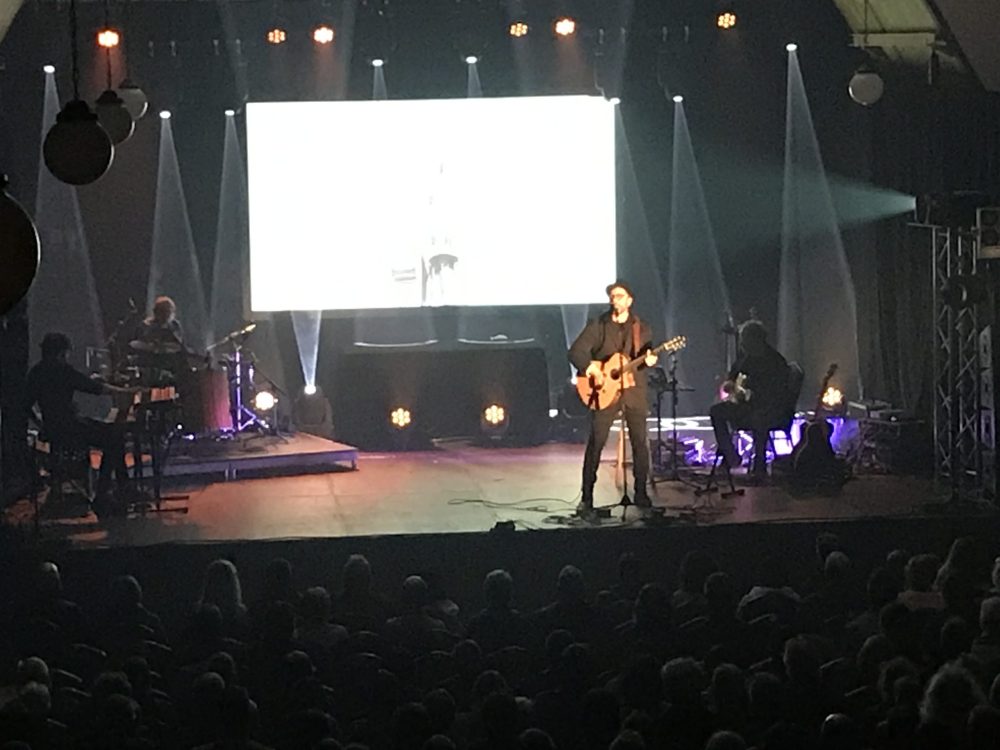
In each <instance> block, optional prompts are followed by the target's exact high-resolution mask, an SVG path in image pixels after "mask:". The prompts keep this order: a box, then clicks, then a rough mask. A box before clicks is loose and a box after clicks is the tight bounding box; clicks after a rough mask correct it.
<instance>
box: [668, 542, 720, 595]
mask: <svg viewBox="0 0 1000 750" xmlns="http://www.w3.org/2000/svg"><path fill="white" fill-rule="evenodd" d="M718 569H719V566H718V565H716V563H715V560H713V559H712V558H711V557H710V556H709V555H707V554H705V553H704V552H702V551H701V550H692V551H690V552H688V553H687V554H686V555H684V557H683V558H682V559H681V565H680V568H679V569H678V571H677V588H678V590H679V591H683V592H684V593H686V594H696V595H697V594H701V593H702V591H703V590H704V588H705V579H706V578H708V577H709V576H710V575H712V573H715V572H716V571H717V570H718Z"/></svg>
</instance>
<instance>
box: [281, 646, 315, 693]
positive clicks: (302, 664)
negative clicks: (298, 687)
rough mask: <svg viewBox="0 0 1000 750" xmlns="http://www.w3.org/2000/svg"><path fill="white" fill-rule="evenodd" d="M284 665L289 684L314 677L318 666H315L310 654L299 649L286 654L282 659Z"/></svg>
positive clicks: (286, 680)
mask: <svg viewBox="0 0 1000 750" xmlns="http://www.w3.org/2000/svg"><path fill="white" fill-rule="evenodd" d="M282 667H283V669H284V677H285V683H286V684H287V685H294V684H296V683H297V682H301V681H302V680H305V679H308V678H309V677H312V676H313V675H314V674H315V673H316V668H315V667H314V666H313V663H312V659H310V658H309V654H307V653H306V652H305V651H299V650H298V649H296V650H294V651H289V652H288V653H287V654H285V658H284V659H283V660H282Z"/></svg>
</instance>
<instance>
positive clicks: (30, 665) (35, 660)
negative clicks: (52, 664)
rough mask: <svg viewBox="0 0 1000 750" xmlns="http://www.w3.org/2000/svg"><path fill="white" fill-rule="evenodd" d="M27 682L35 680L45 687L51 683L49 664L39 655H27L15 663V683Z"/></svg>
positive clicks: (22, 683)
mask: <svg viewBox="0 0 1000 750" xmlns="http://www.w3.org/2000/svg"><path fill="white" fill-rule="evenodd" d="M29 682H37V683H38V684H39V685H45V686H46V687H49V686H51V685H52V680H51V676H50V674H49V665H48V664H46V663H45V660H44V659H42V658H41V657H38V656H29V657H27V658H26V659H21V661H19V662H18V663H17V684H18V685H26V684H28V683H29Z"/></svg>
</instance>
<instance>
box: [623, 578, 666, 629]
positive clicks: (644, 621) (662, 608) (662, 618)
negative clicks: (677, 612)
mask: <svg viewBox="0 0 1000 750" xmlns="http://www.w3.org/2000/svg"><path fill="white" fill-rule="evenodd" d="M672 615H673V607H672V606H671V604H670V595H669V594H668V593H667V592H666V590H665V589H664V588H663V587H662V586H660V585H659V584H657V583H647V584H646V585H645V586H643V587H642V588H641V589H640V590H639V596H637V597H636V599H635V605H634V606H633V607H632V618H633V619H634V620H635V623H636V625H638V626H639V627H641V628H644V629H648V630H651V629H659V630H660V631H661V632H662V631H665V630H666V629H668V628H669V627H670V620H671V617H672Z"/></svg>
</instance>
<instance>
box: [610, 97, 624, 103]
mask: <svg viewBox="0 0 1000 750" xmlns="http://www.w3.org/2000/svg"><path fill="white" fill-rule="evenodd" d="M608 102H609V103H611V104H621V103H622V100H621V99H619V98H618V97H617V96H612V97H611V98H610V99H608Z"/></svg>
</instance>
